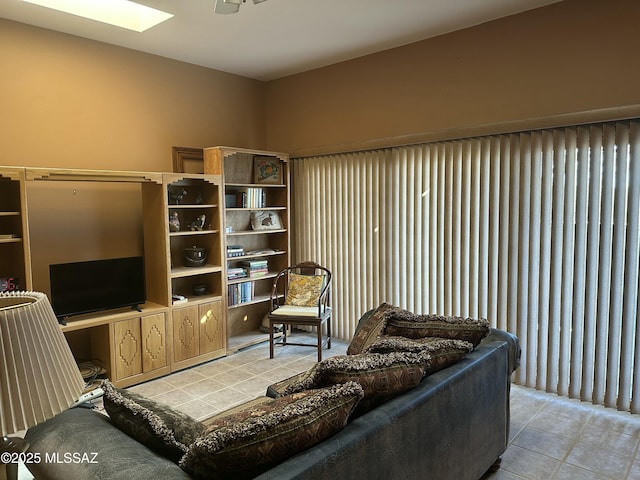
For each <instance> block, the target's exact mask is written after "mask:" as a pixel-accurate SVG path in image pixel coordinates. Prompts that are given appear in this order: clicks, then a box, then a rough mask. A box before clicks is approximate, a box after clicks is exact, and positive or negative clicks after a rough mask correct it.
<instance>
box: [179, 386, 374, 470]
mask: <svg viewBox="0 0 640 480" xmlns="http://www.w3.org/2000/svg"><path fill="white" fill-rule="evenodd" d="M362 396H363V391H362V387H361V386H360V385H358V384H357V383H355V382H348V383H345V384H342V385H334V386H332V387H330V388H325V389H320V390H315V391H311V392H301V393H299V394H294V395H290V396H287V397H282V398H281V399H278V401H277V402H273V403H267V404H265V405H264V412H263V413H262V414H258V413H256V414H255V415H249V416H247V417H246V418H244V419H238V422H236V423H234V424H233V425H227V426H222V427H221V428H217V429H215V430H213V431H211V432H210V433H208V434H206V435H204V436H202V437H200V438H199V439H198V440H196V441H195V442H194V443H193V444H192V445H191V446H190V447H189V450H188V451H187V454H186V455H185V456H184V457H183V458H182V460H181V461H180V466H181V467H182V468H183V469H184V470H185V471H186V472H188V473H189V474H191V475H192V476H193V477H194V478H196V479H222V478H234V479H248V478H253V477H254V476H256V475H258V474H260V473H261V472H264V471H266V470H268V469H269V468H271V467H272V466H273V465H275V464H277V463H278V462H280V461H282V460H284V459H285V458H287V457H290V456H292V455H294V454H295V453H297V452H299V451H302V450H305V449H307V448H310V447H312V446H313V445H316V444H317V443H319V442H321V441H322V440H324V439H325V438H327V437H329V436H331V435H333V434H334V433H336V432H338V431H339V430H341V429H342V428H344V426H345V425H346V424H347V421H348V419H349V417H350V416H351V413H352V411H353V409H354V407H355V406H356V405H357V403H358V402H359V401H360V399H361V398H362Z"/></svg>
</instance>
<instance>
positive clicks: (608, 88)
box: [267, 0, 640, 154]
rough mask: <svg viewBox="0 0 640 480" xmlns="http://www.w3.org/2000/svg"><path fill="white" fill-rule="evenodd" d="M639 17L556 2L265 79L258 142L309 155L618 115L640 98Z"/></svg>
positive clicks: (618, 4)
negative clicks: (263, 124) (263, 122)
mask: <svg viewBox="0 0 640 480" xmlns="http://www.w3.org/2000/svg"><path fill="white" fill-rule="evenodd" d="M639 18H640V2H638V1H637V0H609V1H606V2H603V1H601V0H567V1H565V2H561V3H558V4H554V5H551V6H548V7H544V8H540V9H537V10H532V11H529V12H525V13H523V14H519V15H515V16H512V17H507V18H504V19H500V20H496V21H493V22H490V23H486V24H483V25H479V26H477V27H473V28H469V29H466V30H462V31H458V32H454V33H451V34H448V35H443V36H440V37H437V38H433V39H429V40H425V41H422V42H418V43H415V44H411V45H408V46H405V47H401V48H397V49H393V50H389V51H385V52H382V53H378V54H374V55H370V56H367V57H363V58H360V59H356V60H352V61H348V62H344V63H340V64H336V65H333V66H329V67H326V68H321V69H317V70H314V71H310V72H307V73H303V74H299V75H294V76H290V77H287V78H284V79H280V80H276V81H273V82H270V83H269V84H268V85H267V138H268V148H269V149H274V150H281V151H287V152H289V153H291V154H296V153H298V154H306V153H319V152H324V151H340V150H348V149H358V148H361V147H371V146H384V145H388V144H399V143H406V142H410V141H415V140H420V139H422V138H426V139H430V138H439V137H440V138H444V137H447V136H456V135H457V134H458V133H459V132H462V133H463V134H464V133H465V132H467V131H471V132H473V131H477V128H476V127H478V126H483V125H494V124H499V126H497V127H491V129H500V128H504V127H505V124H509V123H512V122H516V125H506V129H507V130H509V129H510V127H514V128H522V127H526V126H529V125H534V124H536V123H537V124H540V123H544V122H539V121H532V120H530V119H536V118H539V117H548V116H555V115H564V114H567V113H574V112H584V111H590V110H599V109H612V110H613V113H612V115H613V116H618V115H619V114H620V115H623V116H624V115H625V114H626V113H627V110H628V109H627V108H626V107H627V106H630V105H632V106H633V105H638V104H640V89H639V88H638V85H639V84H640V63H639V62H637V61H635V60H634V59H636V58H637V56H638V49H639V48H640V36H638V25H637V23H638V19H639ZM620 107H625V108H623V109H622V110H624V111H622V112H619V111H618V110H620ZM632 110H635V112H636V114H637V113H638V112H640V110H638V109H637V108H636V109H632ZM609 114H610V113H609V112H606V115H609ZM591 116H592V115H591V114H589V115H586V116H585V117H583V118H590V117H591ZM598 120H599V118H598ZM491 129H489V130H491ZM483 130H487V129H480V130H479V131H483Z"/></svg>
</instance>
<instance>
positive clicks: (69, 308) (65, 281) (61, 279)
mask: <svg viewBox="0 0 640 480" xmlns="http://www.w3.org/2000/svg"><path fill="white" fill-rule="evenodd" d="M49 279H50V281H51V305H52V306H53V310H54V312H55V314H56V316H57V317H58V319H64V318H65V317H70V316H72V315H79V314H82V313H90V312H97V311H100V310H108V309H113V308H121V307H134V308H137V309H139V305H140V304H143V303H144V302H145V300H146V295H145V280H144V259H143V258H142V257H126V258H110V259H107V260H91V261H88V262H74V263H59V264H55V265H49Z"/></svg>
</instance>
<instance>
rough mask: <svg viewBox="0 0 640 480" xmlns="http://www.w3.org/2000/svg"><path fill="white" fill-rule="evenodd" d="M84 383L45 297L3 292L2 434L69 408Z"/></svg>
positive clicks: (0, 353)
mask: <svg viewBox="0 0 640 480" xmlns="http://www.w3.org/2000/svg"><path fill="white" fill-rule="evenodd" d="M83 389H84V381H83V379H82V376H81V375H80V370H79V369H78V366H77V364H76V362H75V360H74V358H73V355H72V353H71V349H70V348H69V345H68V344H67V341H66V339H65V338H64V334H63V333H62V330H60V325H59V324H58V320H57V319H56V316H55V313H54V312H53V308H52V307H51V304H50V303H49V300H48V298H47V296H46V295H45V294H43V293H40V292H6V293H0V426H1V427H2V432H1V433H2V436H6V435H8V434H11V433H15V432H18V431H21V430H26V429H27V428H29V427H31V426H33V425H36V424H38V423H41V422H44V421H45V420H48V419H49V418H51V417H53V416H55V415H57V414H58V413H61V412H63V411H64V410H67V409H68V408H69V407H70V406H71V404H73V403H74V402H75V401H76V400H77V399H78V397H79V395H80V394H81V393H82V391H83Z"/></svg>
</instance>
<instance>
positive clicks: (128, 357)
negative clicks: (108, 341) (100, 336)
mask: <svg viewBox="0 0 640 480" xmlns="http://www.w3.org/2000/svg"><path fill="white" fill-rule="evenodd" d="M113 339H114V351H115V369H116V372H115V377H116V378H115V379H116V380H120V379H123V378H126V377H130V376H132V375H137V374H139V373H142V355H141V352H140V350H141V348H140V346H141V341H140V318H139V317H136V318H132V319H130V320H121V321H119V322H115V323H114V324H113Z"/></svg>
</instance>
